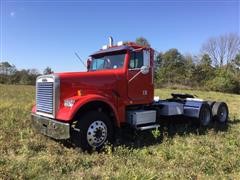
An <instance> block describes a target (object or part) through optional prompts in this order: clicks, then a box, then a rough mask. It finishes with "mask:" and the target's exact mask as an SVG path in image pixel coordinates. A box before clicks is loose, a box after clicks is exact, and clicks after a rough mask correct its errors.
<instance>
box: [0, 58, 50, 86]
mask: <svg viewBox="0 0 240 180" xmlns="http://www.w3.org/2000/svg"><path fill="white" fill-rule="evenodd" d="M51 73H53V71H52V69H51V68H50V67H46V68H45V69H44V71H43V74H51ZM39 75H42V74H41V73H40V72H39V71H38V70H37V69H22V70H18V69H17V68H16V66H15V65H12V64H10V63H9V62H7V61H4V62H0V83H1V84H22V85H35V83H36V78H37V76H39Z"/></svg>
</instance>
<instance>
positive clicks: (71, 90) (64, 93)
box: [56, 70, 124, 100]
mask: <svg viewBox="0 0 240 180" xmlns="http://www.w3.org/2000/svg"><path fill="white" fill-rule="evenodd" d="M56 75H57V76H58V77H59V79H60V99H61V100H64V99H66V98H69V97H72V96H76V95H77V94H78V91H79V90H80V91H81V94H82V95H84V94H91V93H94V94H101V95H104V94H105V95H108V96H109V94H112V93H109V91H111V92H112V91H114V90H117V89H118V86H119V83H118V79H121V77H123V75H124V72H123V70H104V71H93V72H70V73H56Z"/></svg>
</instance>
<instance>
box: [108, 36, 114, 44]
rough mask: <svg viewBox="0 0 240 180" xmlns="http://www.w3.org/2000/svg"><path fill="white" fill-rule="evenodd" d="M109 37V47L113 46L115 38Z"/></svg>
mask: <svg viewBox="0 0 240 180" xmlns="http://www.w3.org/2000/svg"><path fill="white" fill-rule="evenodd" d="M108 39H109V47H112V46H113V38H112V36H110V37H109V38H108Z"/></svg>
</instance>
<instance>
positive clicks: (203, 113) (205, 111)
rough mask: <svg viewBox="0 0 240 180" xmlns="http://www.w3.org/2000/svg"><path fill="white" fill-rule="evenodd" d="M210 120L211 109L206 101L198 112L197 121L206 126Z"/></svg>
mask: <svg viewBox="0 0 240 180" xmlns="http://www.w3.org/2000/svg"><path fill="white" fill-rule="evenodd" d="M211 120H212V111H211V108H210V106H209V104H207V103H203V104H202V106H201V109H200V112H199V123H200V125H201V126H208V125H209V124H210V122H211Z"/></svg>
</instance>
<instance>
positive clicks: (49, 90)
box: [36, 82, 54, 114]
mask: <svg viewBox="0 0 240 180" xmlns="http://www.w3.org/2000/svg"><path fill="white" fill-rule="evenodd" d="M53 95H54V93H53V82H37V93H36V98H37V99H36V100H37V101H36V105H37V112H43V113H48V114H53V108H54V105H53V103H54V102H53Z"/></svg>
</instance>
